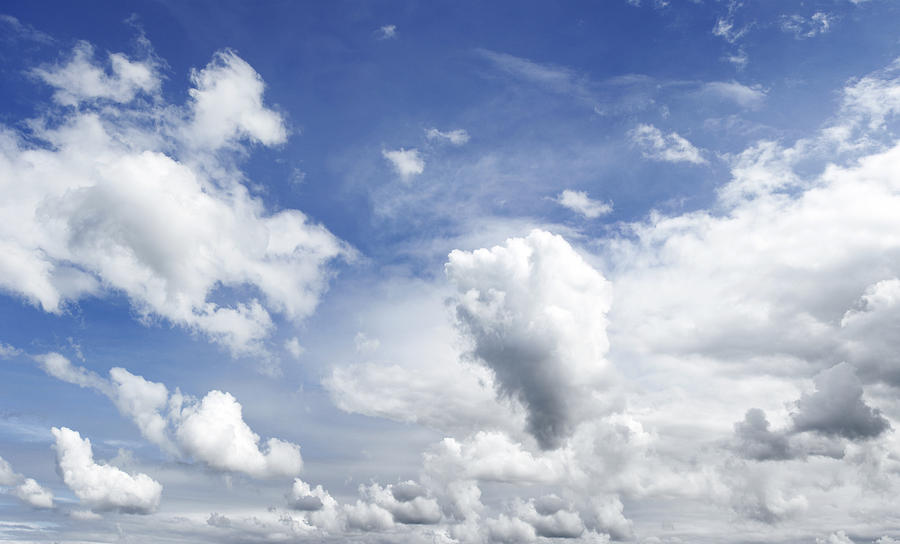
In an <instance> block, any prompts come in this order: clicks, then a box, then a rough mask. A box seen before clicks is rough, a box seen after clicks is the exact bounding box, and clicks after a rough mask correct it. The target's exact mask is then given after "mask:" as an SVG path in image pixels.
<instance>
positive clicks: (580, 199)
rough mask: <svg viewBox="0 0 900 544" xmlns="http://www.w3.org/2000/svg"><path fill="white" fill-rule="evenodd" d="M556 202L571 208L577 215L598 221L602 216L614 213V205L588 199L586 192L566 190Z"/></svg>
mask: <svg viewBox="0 0 900 544" xmlns="http://www.w3.org/2000/svg"><path fill="white" fill-rule="evenodd" d="M555 200H556V202H558V203H559V205H560V206H563V207H565V208H569V209H570V210H572V211H573V212H575V213H579V214H581V215H583V216H585V217H587V218H588V219H596V218H598V217H600V216H601V215H606V214H608V213H609V212H611V211H612V205H611V204H609V203H607V202H602V201H600V200H593V199H591V198H589V197H588V194H587V192H585V191H572V190H571V189H566V190H564V191H563V192H561V193H559V194H558V195H557V196H556V199H555Z"/></svg>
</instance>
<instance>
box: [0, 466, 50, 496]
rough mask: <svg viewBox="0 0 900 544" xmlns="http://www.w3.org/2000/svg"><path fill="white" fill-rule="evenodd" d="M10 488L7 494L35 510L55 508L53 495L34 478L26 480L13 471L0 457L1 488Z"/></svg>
mask: <svg viewBox="0 0 900 544" xmlns="http://www.w3.org/2000/svg"><path fill="white" fill-rule="evenodd" d="M2 487H6V488H9V489H7V490H6V492H8V493H10V494H12V495H14V496H16V497H17V498H18V499H19V500H21V501H22V502H24V503H25V504H27V505H29V506H33V507H34V508H53V493H51V492H50V491H49V490H47V489H44V488H43V487H41V485H40V484H39V483H37V481H35V480H34V479H33V478H26V477H25V476H22V475H21V474H19V473H17V472H16V471H14V470H13V469H12V467H11V466H10V464H9V463H8V462H7V461H6V460H5V459H3V458H2V457H0V488H2Z"/></svg>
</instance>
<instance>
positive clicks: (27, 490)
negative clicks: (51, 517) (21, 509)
mask: <svg viewBox="0 0 900 544" xmlns="http://www.w3.org/2000/svg"><path fill="white" fill-rule="evenodd" d="M13 494H14V495H15V496H16V497H18V498H19V499H21V500H22V501H23V502H25V503H26V504H30V505H31V506H34V507H35V508H53V493H51V492H50V491H48V490H47V489H44V488H43V487H41V485H40V484H39V483H37V482H36V481H35V480H34V479H33V478H25V481H24V482H22V483H21V484H19V485H18V486H16V489H15V490H14V491H13Z"/></svg>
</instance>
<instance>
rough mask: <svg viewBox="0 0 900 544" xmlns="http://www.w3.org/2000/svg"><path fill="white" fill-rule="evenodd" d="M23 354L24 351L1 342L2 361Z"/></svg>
mask: <svg viewBox="0 0 900 544" xmlns="http://www.w3.org/2000/svg"><path fill="white" fill-rule="evenodd" d="M21 353H22V350H20V349H18V348H16V347H13V346H11V345H9V344H4V343H3V342H0V359H10V358H12V357H15V356H16V355H19V354H21Z"/></svg>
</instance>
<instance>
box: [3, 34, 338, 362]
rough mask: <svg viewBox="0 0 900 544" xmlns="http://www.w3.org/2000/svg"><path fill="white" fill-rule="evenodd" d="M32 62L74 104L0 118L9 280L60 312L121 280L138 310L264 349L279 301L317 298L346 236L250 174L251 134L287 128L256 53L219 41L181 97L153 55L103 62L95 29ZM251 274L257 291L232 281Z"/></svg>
mask: <svg viewBox="0 0 900 544" xmlns="http://www.w3.org/2000/svg"><path fill="white" fill-rule="evenodd" d="M35 74H37V75H38V77H39V78H40V80H42V81H44V82H46V83H48V84H50V85H51V86H53V87H54V88H55V89H56V91H55V94H54V100H55V101H56V102H57V103H59V104H60V105H62V106H66V105H76V104H77V105H78V106H79V107H78V108H68V107H62V108H57V109H51V112H50V113H47V114H46V117H39V118H37V119H32V120H30V121H29V123H28V125H29V126H30V127H32V131H33V132H34V133H33V134H31V135H29V136H27V137H26V135H25V134H24V133H22V132H21V131H20V130H19V129H17V128H12V127H0V190H2V191H3V193H4V194H5V195H8V198H5V199H4V200H3V202H2V203H0V210H2V213H3V215H4V217H6V218H7V219H8V220H7V221H4V223H3V225H2V226H0V250H2V251H0V289H3V290H5V291H7V292H11V293H15V294H18V295H20V296H21V297H23V298H24V299H26V300H27V301H29V302H30V303H32V304H34V305H36V306H38V307H40V308H41V309H43V310H44V311H47V312H52V313H61V312H64V311H66V308H67V305H69V304H71V303H72V302H74V301H77V300H78V299H80V298H82V297H84V296H88V295H98V294H105V293H118V294H122V295H124V296H126V297H127V298H128V299H129V300H130V301H131V304H132V307H133V308H134V310H135V311H136V313H137V314H138V315H139V316H140V317H141V318H142V319H146V320H148V321H150V320H152V319H151V318H155V317H161V318H164V319H167V320H169V321H170V322H171V323H173V324H176V325H179V326H183V327H185V328H187V329H189V330H191V331H196V332H199V333H202V334H204V335H206V336H208V337H209V338H210V339H212V340H214V341H216V342H219V343H221V344H223V345H224V346H226V347H227V348H228V349H230V350H231V351H232V353H234V354H247V353H259V352H260V350H261V349H262V342H263V340H264V339H265V338H266V337H267V336H268V335H269V334H270V332H271V330H272V329H273V321H272V318H271V312H276V313H281V314H283V315H285V316H286V317H288V318H290V319H301V318H304V317H306V316H308V315H310V314H311V313H312V311H313V310H314V308H315V306H316V304H317V302H318V299H319V295H320V294H321V293H322V291H323V290H324V289H325V287H326V284H327V278H328V271H327V264H328V262H329V261H330V260H332V259H334V258H336V257H338V256H341V255H349V253H348V252H349V251H350V250H349V249H348V248H347V247H346V245H345V244H343V243H342V242H341V241H340V240H338V239H337V238H335V237H334V236H333V235H332V234H331V233H329V232H328V231H327V230H326V229H325V228H323V227H321V226H319V225H316V224H313V223H311V222H310V221H309V220H308V219H307V218H306V216H305V215H304V214H303V213H301V212H300V211H298V210H283V211H280V212H278V213H274V214H272V213H268V212H267V211H266V210H265V208H264V206H263V204H262V202H261V201H260V200H258V199H256V198H254V197H253V196H251V195H250V193H249V191H248V190H247V189H246V187H245V186H244V185H243V184H242V181H243V177H242V174H241V173H240V172H239V171H238V170H237V169H236V167H235V166H234V165H235V164H236V159H237V158H238V157H239V156H241V155H242V154H243V153H244V151H243V149H242V147H241V146H242V145H243V143H245V142H249V143H254V142H256V143H260V144H262V145H274V144H278V143H280V142H283V141H284V140H285V138H286V136H287V129H286V127H285V125H284V119H283V118H282V116H281V115H280V114H278V113H277V112H275V111H273V110H271V109H269V108H268V107H266V106H265V104H264V102H263V90H264V85H263V83H262V80H261V78H260V76H259V74H257V73H256V72H255V71H254V70H253V69H252V68H251V67H250V66H249V65H248V64H247V63H246V62H244V61H243V60H242V59H240V58H239V57H238V56H237V55H235V54H234V53H233V52H229V51H225V52H220V53H218V54H216V56H215V57H214V59H213V61H212V62H211V63H210V64H209V65H208V66H206V67H205V68H203V69H201V70H196V71H194V73H193V74H192V77H191V81H192V84H193V88H192V89H191V91H190V93H191V98H190V99H189V101H188V103H187V104H186V105H185V106H183V107H178V106H173V105H169V104H165V103H164V102H163V101H162V98H161V96H160V76H159V74H158V71H157V68H156V64H155V62H154V61H153V60H152V59H145V60H134V59H129V58H127V57H125V56H123V55H121V54H113V55H110V56H109V57H108V59H106V62H100V61H97V60H96V59H95V58H94V55H93V52H92V50H91V48H90V46H88V45H87V44H80V45H78V46H77V47H76V48H75V51H74V53H73V56H72V58H70V59H68V60H67V61H65V62H63V63H61V64H57V65H52V66H44V67H42V68H39V69H38V70H36V71H35ZM137 97H146V100H137ZM51 118H52V119H53V121H52V122H51V121H50V119H51ZM247 285H249V286H253V287H254V288H255V289H254V290H253V292H256V293H258V295H247V296H244V295H238V294H237V293H238V291H237V290H235V289H233V288H237V287H241V286H247ZM214 291H215V292H216V293H217V296H216V301H217V302H213V301H212V300H211V297H212V294H213V292H214Z"/></svg>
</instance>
